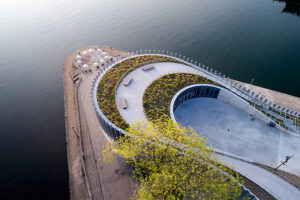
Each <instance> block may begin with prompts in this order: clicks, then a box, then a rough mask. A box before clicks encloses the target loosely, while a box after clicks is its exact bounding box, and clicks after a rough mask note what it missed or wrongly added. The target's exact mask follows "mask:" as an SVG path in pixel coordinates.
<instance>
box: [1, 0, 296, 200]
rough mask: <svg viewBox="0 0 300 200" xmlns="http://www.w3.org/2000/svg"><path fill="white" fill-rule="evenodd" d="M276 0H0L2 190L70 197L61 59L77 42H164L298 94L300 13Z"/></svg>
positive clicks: (9, 194) (21, 195)
mask: <svg viewBox="0 0 300 200" xmlns="http://www.w3.org/2000/svg"><path fill="white" fill-rule="evenodd" d="M284 7H285V5H284V3H279V2H273V1H272V0H239V1H236V0H214V1H211V0H177V1H173V0H164V1H158V0H152V1H146V0H127V1H124V0H114V1H111V0H102V1H93V0H85V1H71V0H65V1H52V0H43V1H38V0H36V1H34V0H26V1H24V0H2V1H1V2H0V44H1V45H0V70H1V72H0V199H17V198H18V199H29V198H31V199H67V198H68V197H69V195H68V172H67V162H66V149H65V133H64V118H63V116H64V107H63V89H62V65H63V62H64V59H65V57H66V56H68V54H70V53H71V52H72V51H74V50H75V49H78V48H81V47H84V46H88V45H108V46H112V47H115V48H120V49H125V50H139V49H166V50H171V51H173V52H178V53H181V54H184V55H186V56H189V57H190V58H192V59H194V60H198V61H201V62H202V63H204V64H206V65H207V66H211V67H213V68H214V69H216V70H218V71H220V72H222V73H223V74H226V75H227V76H230V77H232V78H235V79H238V80H241V81H245V82H250V80H251V79H252V78H254V79H255V80H254V84H257V85H260V86H263V87H267V88H271V89H274V90H278V91H283V92H286V93H289V94H292V95H295V96H300V87H299V76H300V64H299V63H300V18H299V17H297V16H296V15H292V14H287V13H282V12H281V11H282V10H283V8H284Z"/></svg>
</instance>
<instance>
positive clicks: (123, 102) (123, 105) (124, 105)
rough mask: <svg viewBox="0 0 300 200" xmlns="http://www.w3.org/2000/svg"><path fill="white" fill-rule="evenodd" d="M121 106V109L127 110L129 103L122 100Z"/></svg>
mask: <svg viewBox="0 0 300 200" xmlns="http://www.w3.org/2000/svg"><path fill="white" fill-rule="evenodd" d="M120 104H121V107H122V108H123V109H126V108H127V101H126V99H125V98H121V100H120Z"/></svg>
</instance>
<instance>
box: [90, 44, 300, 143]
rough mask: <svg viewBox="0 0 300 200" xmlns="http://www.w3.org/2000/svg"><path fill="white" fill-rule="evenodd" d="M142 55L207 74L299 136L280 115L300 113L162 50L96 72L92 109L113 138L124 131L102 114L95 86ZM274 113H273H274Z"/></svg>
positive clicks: (113, 62)
mask: <svg viewBox="0 0 300 200" xmlns="http://www.w3.org/2000/svg"><path fill="white" fill-rule="evenodd" d="M143 55H160V56H166V57H171V58H173V59H176V60H178V61H181V62H183V63H185V64H187V65H189V66H191V67H193V68H196V69H198V70H200V71H201V72H203V73H204V74H207V75H208V76H209V79H211V80H212V81H214V82H216V83H218V84H220V85H222V86H223V87H225V88H227V89H228V90H230V91H232V92H233V93H235V94H237V95H238V96H240V97H242V98H244V99H246V100H247V101H249V102H251V103H253V104H254V106H258V107H259V108H261V111H264V112H265V113H268V114H269V115H271V116H273V117H274V118H276V119H280V120H282V121H283V122H284V124H285V126H286V127H287V128H288V130H286V131H288V132H290V133H291V134H293V135H296V136H300V131H299V128H298V127H297V126H296V123H295V125H293V121H292V120H291V119H287V118H285V117H283V116H281V115H282V114H285V115H289V116H293V117H294V118H295V119H296V120H297V119H299V118H300V113H298V112H297V111H293V110H291V109H289V108H287V107H284V106H281V105H279V104H277V103H272V102H271V101H268V99H266V98H264V97H263V96H262V95H259V94H255V92H253V91H252V92H251V91H250V89H246V87H243V86H242V84H239V83H238V82H237V81H235V80H232V79H230V78H229V77H226V76H225V75H221V73H218V72H217V71H214V70H213V69H212V68H209V67H205V65H202V64H201V63H198V62H197V61H193V60H190V59H189V58H186V57H185V56H182V55H180V54H177V53H172V52H168V51H164V50H153V51H151V50H144V51H142V50H140V51H136V52H129V53H126V54H123V55H122V56H121V57H120V58H115V59H111V60H109V61H108V63H105V65H104V68H101V69H100V70H99V71H98V74H97V75H96V77H95V78H94V81H93V83H92V88H91V97H92V99H93V103H94V107H95V110H96V113H97V116H98V119H99V121H100V123H101V125H103V126H102V127H103V128H104V129H105V131H108V132H109V133H110V134H111V136H113V138H115V137H117V136H119V135H122V134H124V133H125V131H124V130H122V129H121V128H119V127H117V126H116V125H114V124H113V123H112V122H111V121H110V120H108V119H107V118H106V116H105V115H104V114H103V113H102V111H101V109H100V107H99V105H98V102H97V86H98V84H99V82H100V79H101V77H102V76H103V74H105V72H106V71H107V70H109V69H110V68H111V67H113V66H115V65H116V64H118V63H120V62H122V61H124V60H126V59H130V58H134V57H138V56H143ZM274 111H275V112H274ZM276 112H279V113H280V114H277V113H276Z"/></svg>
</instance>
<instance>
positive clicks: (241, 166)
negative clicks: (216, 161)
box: [116, 63, 300, 200]
mask: <svg viewBox="0 0 300 200" xmlns="http://www.w3.org/2000/svg"><path fill="white" fill-rule="evenodd" d="M154 66H155V67H154V68H152V69H151V70H147V71H143V70H142V67H143V66H142V67H139V68H137V69H135V70H133V71H131V72H130V73H129V74H127V76H125V77H124V79H123V80H122V81H121V83H120V84H119V86H118V88H117V91H116V102H120V99H121V98H125V99H126V100H127V108H126V109H122V108H121V105H119V104H118V103H117V106H118V109H119V112H120V114H121V116H122V117H123V118H124V120H125V121H126V122H127V123H132V122H135V121H137V120H147V118H146V116H145V114H144V110H143V94H144V92H145V90H146V89H147V87H148V86H149V85H150V84H151V83H152V82H153V81H154V80H156V79H157V78H159V77H161V76H163V75H165V74H168V73H178V72H184V73H194V74H199V75H201V76H204V77H208V76H209V75H207V74H206V73H204V72H202V71H200V70H198V69H195V68H192V67H188V66H186V65H183V64H178V63H156V64H154ZM128 77H133V80H132V81H131V83H130V84H129V85H128V86H124V82H125V81H126V80H127V78H128ZM220 109H222V108H220ZM194 116H195V115H194ZM260 125H261V124H260ZM254 126H255V125H254ZM260 128H261V126H257V127H256V128H254V129H253V130H250V132H251V131H254V132H253V133H252V134H261V133H260V132H255V131H257V130H260ZM264 130H265V131H266V132H264V131H263V132H264V134H265V136H268V134H270V135H269V137H270V138H272V137H274V138H273V139H270V138H269V137H267V138H269V139H266V138H264V137H261V138H258V140H257V141H258V142H259V143H260V144H262V145H263V146H264V145H266V149H268V148H269V147H270V149H269V150H270V152H271V151H274V152H273V153H271V154H269V153H265V152H264V150H265V149H264V148H262V149H258V150H257V151H256V152H254V153H252V158H250V159H249V158H248V159H249V160H256V156H257V158H259V159H258V160H259V161H260V162H262V163H263V164H266V165H271V166H272V167H273V166H276V165H277V164H279V163H280V161H281V160H283V159H284V157H285V156H286V155H287V154H290V153H291V152H295V154H294V157H293V158H292V159H291V160H290V161H289V163H288V164H287V165H285V166H283V167H282V168H281V170H284V171H288V172H291V173H293V174H296V175H298V176H300V165H299V163H300V157H299V155H297V154H296V153H297V152H299V149H298V148H299V146H300V139H299V138H297V137H294V136H292V135H289V134H285V133H281V132H280V131H278V132H276V131H275V132H269V131H268V129H264ZM247 133H248V134H251V133H249V132H247ZM275 134H277V135H275ZM207 136H208V137H209V135H207ZM213 137H214V138H215V139H216V140H218V138H222V137H217V136H216V135H214V136H213ZM235 137H237V139H239V140H240V141H244V145H243V146H241V147H240V148H243V150H242V151H240V153H243V152H246V151H247V148H244V147H245V146H247V143H248V142H249V141H248V140H247V138H244V136H243V135H242V134H241V137H240V138H239V135H238V134H236V135H235ZM260 139H261V140H260ZM264 139H265V141H263V140H264ZM223 142H224V141H223ZM219 143H220V144H221V143H222V141H220V142H219ZM216 148H218V146H216ZM226 150H228V151H229V153H232V154H233V155H236V153H237V152H238V151H237V152H236V151H235V152H230V149H226ZM247 155H248V154H245V155H243V154H241V155H240V156H241V157H243V156H247ZM222 159H223V160H224V162H226V164H227V165H229V166H234V168H235V169H236V170H237V171H239V172H240V173H241V174H243V175H245V176H246V177H247V178H249V179H251V180H252V181H254V182H256V183H258V184H259V185H260V186H261V187H263V188H264V189H266V190H267V191H268V192H270V193H271V194H273V195H274V196H275V197H276V198H278V199H286V197H289V199H295V200H296V199H300V192H299V190H298V189H297V188H295V187H294V186H293V185H291V184H289V183H287V182H285V181H284V180H282V179H281V178H279V177H278V176H276V175H274V174H272V173H270V172H268V171H266V170H264V169H262V168H259V167H257V166H255V165H253V164H251V163H248V162H244V161H240V160H237V159H233V158H229V157H226V156H222ZM264 159H265V160H266V163H264ZM281 185H282V187H280V186H281Z"/></svg>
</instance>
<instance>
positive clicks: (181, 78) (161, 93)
mask: <svg viewBox="0 0 300 200" xmlns="http://www.w3.org/2000/svg"><path fill="white" fill-rule="evenodd" d="M201 83H205V84H214V85H218V84H217V83H215V82H213V81H211V80H209V79H207V78H204V77H202V76H199V75H196V74H190V73H173V74H168V75H165V76H162V77H160V78H158V79H157V80H155V81H154V82H153V83H151V85H150V86H149V87H148V88H147V89H146V91H145V94H144V96H143V106H144V111H145V114H146V116H147V118H148V119H149V120H155V119H156V118H157V117H158V116H162V115H169V116H170V112H169V111H170V104H171V101H172V98H173V97H174V95H175V94H176V93H177V92H178V91H179V90H181V89H182V88H184V87H186V86H189V85H193V84H201Z"/></svg>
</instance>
